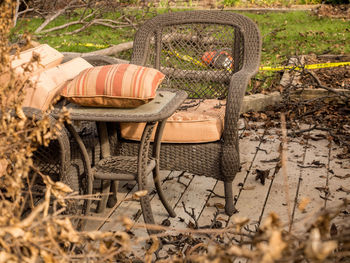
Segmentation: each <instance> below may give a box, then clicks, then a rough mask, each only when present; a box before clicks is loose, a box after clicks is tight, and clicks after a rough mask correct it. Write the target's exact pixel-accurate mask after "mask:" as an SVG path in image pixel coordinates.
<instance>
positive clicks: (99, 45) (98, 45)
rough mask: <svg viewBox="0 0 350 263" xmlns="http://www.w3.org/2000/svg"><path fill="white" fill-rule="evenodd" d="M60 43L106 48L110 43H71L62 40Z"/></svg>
mask: <svg viewBox="0 0 350 263" xmlns="http://www.w3.org/2000/svg"><path fill="white" fill-rule="evenodd" d="M61 45H65V46H83V47H96V48H107V47H109V46H110V45H102V44H94V43H72V42H66V41H64V42H62V43H61Z"/></svg>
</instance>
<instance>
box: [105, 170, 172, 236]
mask: <svg viewBox="0 0 350 263" xmlns="http://www.w3.org/2000/svg"><path fill="white" fill-rule="evenodd" d="M170 173H171V172H170V171H165V170H164V171H161V173H160V178H161V180H162V179H164V178H166V177H167V176H169V175H170ZM149 177H151V176H149ZM151 180H152V179H151V178H148V182H147V190H148V191H149V195H150V199H152V198H153V197H154V195H155V191H153V189H154V187H153V185H152V186H151ZM137 190H138V187H137V185H135V187H134V188H133V189H132V191H130V192H129V194H128V195H127V196H126V199H130V198H131V197H132V194H133V193H135V192H136V191H137ZM140 215H141V205H140V202H139V201H138V200H127V201H123V202H122V204H121V205H120V206H119V207H117V209H115V211H114V213H113V214H112V216H111V217H112V218H114V219H116V218H117V217H118V216H123V217H128V218H130V219H132V220H137V219H138V218H139V217H140ZM122 229H123V226H121V224H116V223H115V222H107V223H106V224H104V225H103V227H102V228H101V230H102V231H118V230H122Z"/></svg>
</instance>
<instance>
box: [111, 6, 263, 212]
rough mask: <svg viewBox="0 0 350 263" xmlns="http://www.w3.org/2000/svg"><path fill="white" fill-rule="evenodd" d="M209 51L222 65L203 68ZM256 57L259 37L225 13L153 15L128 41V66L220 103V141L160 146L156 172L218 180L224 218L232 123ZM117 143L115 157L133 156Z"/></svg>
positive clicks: (236, 164) (244, 21)
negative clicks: (149, 71)
mask: <svg viewBox="0 0 350 263" xmlns="http://www.w3.org/2000/svg"><path fill="white" fill-rule="evenodd" d="M211 51H216V52H217V53H218V54H225V56H224V58H225V59H226V60H223V59H222V58H221V59H220V56H216V57H214V58H213V59H212V61H211V63H208V64H205V63H204V62H203V61H204V60H203V59H202V57H203V54H205V52H211ZM260 53H261V38H260V33H259V29H258V28H257V26H256V25H255V23H254V22H252V21H251V20H250V19H249V18H247V17H245V16H243V15H240V14H236V13H232V12H226V11H185V12H175V13H168V14H163V15H159V16H156V17H155V18H153V19H150V20H148V21H147V22H146V23H145V24H144V25H142V26H141V27H140V28H139V30H138V32H137V33H136V36H135V39H134V48H133V54H132V59H131V63H133V64H138V65H143V66H151V67H155V68H157V69H159V70H160V71H162V72H163V73H164V74H165V75H166V80H165V81H164V82H163V83H165V85H164V86H166V87H167V88H175V89H183V90H185V91H186V92H187V93H188V95H189V98H193V99H226V110H225V111H226V112H225V119H224V123H225V127H224V131H223V134H222V137H221V139H220V140H219V141H216V142H210V143H184V144H170V143H162V148H161V164H160V165H161V168H162V169H168V170H179V171H188V172H191V173H193V174H198V175H205V176H209V177H214V178H216V179H219V180H222V181H224V185H225V199H226V204H225V211H226V213H227V214H228V215H232V214H233V213H234V211H235V208H234V203H233V193H232V181H233V179H234V177H235V175H236V172H237V171H238V170H239V168H240V159H239V145H238V129H237V121H238V118H239V112H240V107H241V104H242V100H243V96H244V93H245V90H246V87H247V85H248V82H249V80H250V78H251V77H252V76H253V75H255V74H256V73H257V71H258V67H259V62H260ZM212 54H213V53H212ZM227 58H228V59H229V63H227ZM232 59H233V61H232ZM225 61H226V62H225ZM230 61H231V62H233V63H232V64H230ZM225 63H226V64H225ZM119 143H120V145H119V147H117V149H119V152H118V153H117V154H122V155H131V154H135V153H136V152H137V144H136V143H135V142H131V141H126V140H120V141H119Z"/></svg>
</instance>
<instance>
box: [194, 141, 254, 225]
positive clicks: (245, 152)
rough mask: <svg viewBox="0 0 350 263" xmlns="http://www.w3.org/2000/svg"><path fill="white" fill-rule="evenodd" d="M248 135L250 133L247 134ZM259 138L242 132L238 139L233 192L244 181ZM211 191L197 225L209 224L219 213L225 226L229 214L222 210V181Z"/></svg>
mask: <svg viewBox="0 0 350 263" xmlns="http://www.w3.org/2000/svg"><path fill="white" fill-rule="evenodd" d="M249 135H250V134H249ZM259 143H260V140H258V139H254V140H252V138H251V136H248V135H244V134H242V138H241V139H240V159H241V170H240V171H239V172H238V173H237V174H236V177H235V178H234V180H233V182H232V189H233V194H234V195H238V193H239V191H240V189H241V188H242V187H241V184H242V183H243V182H244V180H245V178H246V176H247V173H249V169H250V167H251V165H252V163H253V160H254V157H255V154H256V147H258V145H259ZM212 191H213V193H215V194H211V195H210V197H209V199H208V203H207V204H206V206H205V207H204V210H203V212H202V213H201V215H200V218H199V220H198V223H199V226H202V227H203V226H210V225H211V224H212V221H213V219H214V216H215V214H216V213H217V211H218V213H219V216H218V217H217V219H218V221H220V222H222V225H223V226H225V225H226V222H227V221H228V220H229V216H227V215H226V214H225V212H224V209H223V207H224V205H225V199H224V198H222V197H223V196H224V194H225V193H224V183H223V182H222V181H218V182H217V184H216V185H215V186H214V188H213V189H212Z"/></svg>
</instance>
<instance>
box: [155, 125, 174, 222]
mask: <svg viewBox="0 0 350 263" xmlns="http://www.w3.org/2000/svg"><path fill="white" fill-rule="evenodd" d="M165 123H166V120H164V121H161V122H159V123H158V125H157V131H156V136H155V138H154V144H153V153H152V157H153V158H155V160H156V167H155V168H154V169H153V181H154V185H155V187H156V189H157V193H158V196H159V199H160V200H161V201H162V203H163V205H164V207H165V209H166V210H167V212H168V214H169V215H170V216H171V217H175V216H176V214H175V212H174V210H173V208H172V207H171V206H170V205H169V203H168V201H167V200H166V198H165V195H164V192H163V190H162V187H161V183H160V172H159V170H160V169H159V160H160V146H161V138H162V135H163V131H164V127H165Z"/></svg>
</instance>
